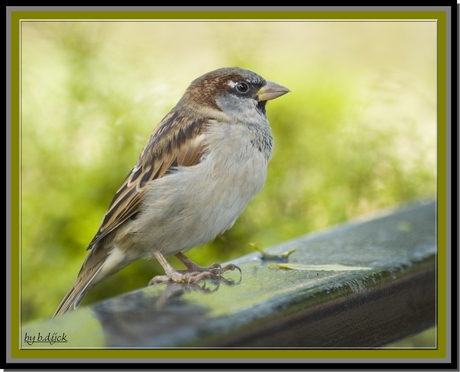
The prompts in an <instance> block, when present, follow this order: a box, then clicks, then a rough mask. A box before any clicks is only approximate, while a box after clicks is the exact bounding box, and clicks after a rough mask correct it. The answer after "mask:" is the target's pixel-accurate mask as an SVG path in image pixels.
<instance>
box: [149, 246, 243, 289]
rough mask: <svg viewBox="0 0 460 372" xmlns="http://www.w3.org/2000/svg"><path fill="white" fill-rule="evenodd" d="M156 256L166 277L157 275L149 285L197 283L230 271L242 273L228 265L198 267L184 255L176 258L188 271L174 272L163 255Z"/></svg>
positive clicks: (179, 254) (178, 254)
mask: <svg viewBox="0 0 460 372" xmlns="http://www.w3.org/2000/svg"><path fill="white" fill-rule="evenodd" d="M155 256H156V258H157V259H158V261H159V262H160V264H161V265H162V266H163V268H164V270H165V274H166V275H157V276H155V277H153V278H152V279H151V280H150V281H149V285H155V284H158V283H165V282H174V283H196V282H198V281H200V280H202V279H207V278H217V277H219V276H220V275H222V274H223V273H224V272H226V271H229V270H230V271H233V270H238V271H239V272H240V273H241V269H240V268H239V267H238V266H236V265H234V264H228V265H226V266H224V267H222V266H221V265H220V264H218V263H214V264H212V265H211V266H209V267H201V266H198V265H197V264H195V263H194V262H192V261H190V260H189V259H188V258H187V257H186V256H185V255H184V254H183V253H177V254H176V257H177V258H178V259H179V260H180V261H181V262H182V263H183V264H184V265H185V266H186V267H187V270H174V269H173V268H172V267H171V266H170V265H169V263H168V262H167V261H166V259H165V258H164V257H163V255H161V254H159V253H157V254H156V255H155Z"/></svg>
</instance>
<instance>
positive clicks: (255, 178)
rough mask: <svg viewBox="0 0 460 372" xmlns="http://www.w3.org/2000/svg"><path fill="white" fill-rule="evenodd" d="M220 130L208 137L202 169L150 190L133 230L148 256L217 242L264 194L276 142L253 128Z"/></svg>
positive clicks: (180, 171)
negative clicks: (252, 202) (247, 207)
mask: <svg viewBox="0 0 460 372" xmlns="http://www.w3.org/2000/svg"><path fill="white" fill-rule="evenodd" d="M219 125H220V126H219V127H215V126H214V127H213V129H211V130H210V131H208V132H207V133H206V136H207V138H206V141H205V143H206V146H207V147H208V150H207V152H206V154H205V155H204V157H203V159H202V161H201V162H200V163H199V164H197V165H194V166H191V167H178V168H177V170H176V171H175V172H172V173H171V174H168V175H167V176H164V177H162V178H161V179H157V180H154V181H153V182H152V183H151V184H150V185H149V189H148V191H147V194H146V199H145V200H146V203H145V206H144V210H143V212H142V213H141V214H140V215H139V217H138V218H137V220H136V224H135V225H134V224H133V225H132V226H131V227H130V228H132V233H134V234H136V236H137V239H136V240H137V241H138V245H139V246H142V247H143V250H145V255H146V256H148V255H149V253H150V252H151V251H152V250H153V251H160V252H162V253H163V254H164V255H166V256H168V255H172V254H175V253H177V252H180V251H186V250H188V249H191V248H193V247H195V246H199V245H203V244H205V243H207V242H209V241H211V240H213V239H214V238H215V237H216V236H217V235H219V234H221V233H222V232H224V231H225V230H227V229H229V228H230V227H231V226H232V225H233V223H234V222H235V220H236V219H237V217H238V216H239V215H240V214H241V212H243V210H244V208H245V207H246V205H247V204H248V202H249V201H250V200H251V199H253V198H254V197H255V196H256V195H257V194H258V193H259V191H260V190H261V189H262V187H263V185H264V183H265V178H266V174H267V163H268V160H269V158H270V154H271V147H270V148H269V149H267V148H264V147H263V144H264V143H265V142H267V141H268V142H270V141H271V140H270V139H269V140H262V139H260V138H257V136H258V135H260V133H257V131H254V130H253V128H248V127H245V126H242V125H228V124H222V123H220V124H219ZM214 128H215V129H214ZM267 128H268V127H267ZM268 135H270V137H271V134H270V133H269V132H268ZM264 141H265V142H264ZM144 227H148V228H147V229H145V230H144ZM144 231H147V233H146V232H144Z"/></svg>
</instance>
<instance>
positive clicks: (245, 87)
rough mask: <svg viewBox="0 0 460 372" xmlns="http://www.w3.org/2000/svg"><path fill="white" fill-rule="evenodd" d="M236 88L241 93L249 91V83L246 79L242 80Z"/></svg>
mask: <svg viewBox="0 0 460 372" xmlns="http://www.w3.org/2000/svg"><path fill="white" fill-rule="evenodd" d="M236 90H237V91H238V92H240V93H247V92H248V90H249V85H248V83H245V82H244V81H241V82H239V83H237V84H236Z"/></svg>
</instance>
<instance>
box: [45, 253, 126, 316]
mask: <svg viewBox="0 0 460 372" xmlns="http://www.w3.org/2000/svg"><path fill="white" fill-rule="evenodd" d="M97 248H99V247H97ZM97 248H96V247H93V249H92V250H91V251H90V252H89V254H88V256H87V257H86V260H85V262H83V265H82V267H81V269H80V272H79V273H78V276H77V279H76V280H75V282H74V284H73V286H72V288H71V289H70V291H69V292H68V293H67V294H66V295H65V297H64V299H63V300H62V301H61V303H60V304H59V306H58V308H57V310H56V312H55V313H54V315H53V318H54V317H56V316H60V315H63V314H65V313H66V312H67V311H68V310H69V309H70V308H72V307H73V308H74V309H76V308H77V307H78V305H79V304H80V302H81V300H82V299H83V297H84V296H85V294H86V292H88V290H90V289H91V288H93V287H94V286H95V285H96V284H97V283H99V282H101V281H102V280H104V279H106V278H108V277H109V276H111V275H113V274H115V273H116V272H118V271H120V270H121V269H122V268H123V267H125V266H126V265H128V264H129V263H130V262H131V261H128V260H126V259H125V257H124V255H123V254H122V253H121V252H120V250H118V249H117V248H114V249H112V250H111V251H110V253H108V254H107V252H104V250H100V249H97Z"/></svg>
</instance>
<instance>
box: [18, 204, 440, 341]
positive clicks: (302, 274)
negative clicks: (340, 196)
mask: <svg viewBox="0 0 460 372" xmlns="http://www.w3.org/2000/svg"><path fill="white" fill-rule="evenodd" d="M435 231H436V204H435V203H433V202H427V203H419V204H416V205H412V206H409V207H406V208H403V209H400V210H396V211H392V212H386V213H385V214H384V215H381V216H379V217H374V218H372V219H368V220H361V221H355V222H352V223H348V224H344V225H341V226H338V227H335V228H331V229H329V230H327V231H323V232H320V233H316V234H311V235H307V236H304V237H301V238H299V239H296V240H293V241H289V242H286V243H284V244H282V245H279V246H277V247H273V248H271V249H266V253H270V254H274V255H281V254H283V253H285V252H288V251H289V250H291V249H293V248H295V251H294V252H293V253H292V254H291V255H289V257H288V264H291V265H292V266H291V269H281V268H277V266H276V265H277V264H278V263H279V262H276V261H271V260H263V259H261V254H260V253H259V252H255V253H253V254H250V255H247V256H244V257H241V258H240V259H238V260H235V261H233V262H234V263H235V264H237V265H238V266H239V267H240V268H241V269H242V272H243V274H242V276H241V277H240V274H239V273H238V272H231V273H225V274H224V278H225V279H223V280H220V281H219V282H216V281H211V280H207V281H203V282H200V283H199V285H191V284H188V285H186V284H168V285H166V284H162V285H156V286H153V287H148V288H143V289H140V290H138V291H135V292H132V293H128V294H126V295H123V296H120V297H116V298H113V299H109V300H105V301H102V302H99V303H96V304H94V305H92V306H86V307H81V308H79V309H78V310H77V311H72V312H70V313H68V314H66V315H65V316H63V317H61V318H57V319H53V320H43V321H40V322H35V323H33V324H29V325H25V326H24V327H23V328H22V345H21V346H22V348H80V347H81V348H88V347H90V348H94V347H95V348H111V347H203V346H206V347H322V348H327V347H345V348H347V347H350V348H355V347H378V346H383V345H386V344H388V343H391V342H394V341H397V340H399V339H401V338H403V337H406V336H409V335H411V334H415V333H417V332H420V331H422V330H424V329H427V328H429V327H432V326H434V325H435V324H436V311H435V309H436V297H435V293H436V291H435V288H436V271H435V264H436V234H435ZM232 281H233V283H231V282H232ZM38 335H41V336H42V337H46V336H47V335H49V337H52V336H53V335H55V337H56V338H55V340H56V341H58V339H59V336H61V338H62V336H65V337H64V340H61V341H65V342H54V343H53V344H51V343H50V342H47V341H45V342H42V343H38V342H36V341H37V340H38ZM32 337H35V342H27V340H29V341H32Z"/></svg>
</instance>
